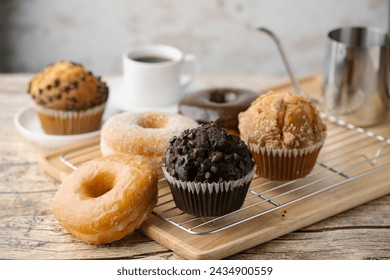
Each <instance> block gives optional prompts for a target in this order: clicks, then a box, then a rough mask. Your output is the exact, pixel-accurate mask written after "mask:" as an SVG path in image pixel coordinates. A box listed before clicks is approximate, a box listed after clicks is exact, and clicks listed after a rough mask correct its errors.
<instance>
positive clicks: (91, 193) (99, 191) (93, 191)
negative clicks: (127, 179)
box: [81, 172, 115, 198]
mask: <svg viewBox="0 0 390 280" xmlns="http://www.w3.org/2000/svg"><path fill="white" fill-rule="evenodd" d="M114 181H115V176H114V175H113V174H111V173H109V172H100V173H98V174H97V175H96V176H95V177H93V178H91V179H90V180H87V181H85V183H84V184H83V186H82V188H81V189H82V190H83V194H84V196H86V197H89V198H96V197H99V196H102V195H104V194H105V193H107V192H109V191H110V190H111V189H112V188H113V187H114Z"/></svg>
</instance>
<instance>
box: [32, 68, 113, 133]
mask: <svg viewBox="0 0 390 280" xmlns="http://www.w3.org/2000/svg"><path fill="white" fill-rule="evenodd" d="M28 93H29V94H30V95H31V97H32V99H33V100H34V102H35V104H36V110H37V113H38V116H39V119H40V121H41V124H42V128H43V130H44V131H45V132H46V133H48V134H62V135H64V134H80V133H86V132H91V131H95V130H98V129H99V127H100V123H101V119H102V115H103V112H104V109H105V106H106V101H107V98H108V87H107V85H106V83H105V82H103V81H102V80H101V78H100V77H96V76H94V75H93V74H92V72H90V71H86V70H85V69H84V67H83V66H82V65H80V64H78V63H74V62H70V61H60V62H57V63H55V64H52V65H50V66H48V67H47V68H46V69H44V70H43V71H42V72H40V73H38V74H37V75H35V76H34V77H33V79H32V80H31V81H30V83H29V88H28Z"/></svg>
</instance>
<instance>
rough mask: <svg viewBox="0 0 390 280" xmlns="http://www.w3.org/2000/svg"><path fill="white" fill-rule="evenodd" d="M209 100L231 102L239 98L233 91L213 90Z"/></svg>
mask: <svg viewBox="0 0 390 280" xmlns="http://www.w3.org/2000/svg"><path fill="white" fill-rule="evenodd" d="M209 100H210V101H211V102H214V103H229V102H233V101H236V100H237V94H236V93H235V92H232V91H212V92H211V93H210V96H209Z"/></svg>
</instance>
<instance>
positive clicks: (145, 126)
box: [100, 112, 198, 169]
mask: <svg viewBox="0 0 390 280" xmlns="http://www.w3.org/2000/svg"><path fill="white" fill-rule="evenodd" d="M196 126H198V123H197V122H195V121H194V120H192V119H190V118H189V117H186V116H183V115H179V114H174V113H164V112H161V113H157V112H142V113H131V112H126V113H121V114H118V115H115V116H112V117H111V118H109V119H108V120H107V122H106V123H105V124H104V125H103V127H102V131H101V139H100V149H101V152H102V154H103V155H112V154H130V155H142V156H145V157H147V158H149V159H150V160H152V163H153V166H154V167H155V168H158V169H160V162H161V158H162V157H163V156H164V154H165V150H166V149H167V148H168V146H169V140H170V139H171V138H172V137H173V136H176V135H179V134H180V133H181V132H182V131H183V130H185V129H188V128H194V127H196Z"/></svg>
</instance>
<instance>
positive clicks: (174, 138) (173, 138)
mask: <svg viewBox="0 0 390 280" xmlns="http://www.w3.org/2000/svg"><path fill="white" fill-rule="evenodd" d="M176 139H177V137H176V136H173V137H172V138H171V139H169V144H172V143H173V142H175V141H176Z"/></svg>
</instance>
